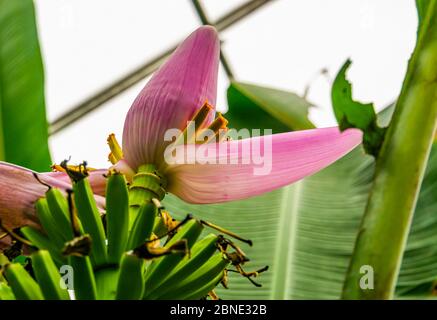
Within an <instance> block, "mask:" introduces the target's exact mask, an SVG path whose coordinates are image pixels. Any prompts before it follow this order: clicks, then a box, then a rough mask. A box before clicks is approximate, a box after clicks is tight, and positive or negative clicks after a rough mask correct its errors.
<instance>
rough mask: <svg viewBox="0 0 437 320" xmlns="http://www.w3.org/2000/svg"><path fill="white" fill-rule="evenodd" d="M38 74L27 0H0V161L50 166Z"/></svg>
mask: <svg viewBox="0 0 437 320" xmlns="http://www.w3.org/2000/svg"><path fill="white" fill-rule="evenodd" d="M47 139H48V134H47V120H46V114H45V103H44V74H43V65H42V59H41V53H40V48H39V43H38V36H37V30H36V23H35V11H34V6H33V1H32V0H20V1H10V0H0V160H5V161H8V162H11V163H15V164H18V165H22V166H25V167H28V168H31V169H34V170H38V171H47V170H48V169H49V165H50V154H49V147H48V142H47Z"/></svg>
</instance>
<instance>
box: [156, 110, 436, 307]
mask: <svg viewBox="0 0 437 320" xmlns="http://www.w3.org/2000/svg"><path fill="white" fill-rule="evenodd" d="M391 111H392V110H391V108H389V109H386V110H385V111H384V112H383V113H382V114H381V115H380V117H379V118H380V119H379V120H380V121H381V122H383V123H382V124H383V125H386V124H387V122H388V120H389V117H390V116H391ZM245 118H249V117H242V118H240V123H241V125H243V126H244V124H245V123H244V121H245ZM249 120H250V119H249ZM258 121H262V120H260V119H258ZM231 124H232V123H231ZM247 124H248V125H249V124H250V122H249V121H248V123H247ZM248 128H250V127H248ZM291 161H292V160H291ZM373 170H374V160H373V158H372V157H371V156H368V155H365V154H364V152H363V150H362V147H358V148H356V149H355V150H353V151H352V152H351V153H349V154H348V155H347V156H345V157H344V158H342V159H340V160H339V161H337V162H335V163H334V164H333V165H331V166H329V167H328V168H326V169H324V170H322V171H321V172H319V173H317V174H315V175H313V176H311V177H307V178H305V179H304V180H302V181H300V182H297V183H295V184H293V185H291V186H288V187H285V188H282V189H279V190H276V191H273V192H270V193H267V194H264V195H262V196H258V197H253V198H251V199H246V200H242V201H234V202H230V203H224V204H213V205H189V204H186V203H184V202H182V201H181V200H179V199H177V198H176V197H173V196H168V197H166V199H165V201H164V203H165V205H166V208H167V209H169V210H170V212H179V213H186V212H190V213H193V214H194V215H195V216H196V217H200V218H202V219H205V220H208V221H211V222H213V223H215V224H218V225H220V226H222V227H224V228H227V229H229V230H232V231H234V232H236V233H238V234H240V235H241V236H243V237H245V238H249V239H251V240H253V243H254V245H253V247H250V248H249V247H247V246H246V245H245V244H241V247H242V249H243V250H244V251H245V252H246V253H247V255H248V256H249V257H250V258H251V261H250V263H249V264H247V268H250V269H252V268H253V269H257V268H260V267H263V266H265V265H269V266H270V269H269V270H268V271H267V272H265V273H263V274H262V276H261V277H260V278H259V279H257V281H258V282H260V283H262V285H263V287H261V288H254V287H253V286H252V284H250V283H249V282H248V281H247V279H245V278H243V277H240V276H238V275H235V274H233V273H232V274H230V281H229V286H230V289H229V290H225V289H219V290H217V292H218V293H219V295H220V297H222V298H225V299H338V298H340V295H341V290H342V286H343V281H344V278H345V275H346V270H347V267H348V264H349V259H350V256H351V254H352V250H353V247H354V243H355V239H356V236H357V234H358V230H359V224H360V221H361V218H362V215H363V213H364V209H365V205H366V202H367V198H368V192H369V190H370V185H371V182H372V177H373ZM436 177H437V144H436V145H435V146H434V147H433V150H432V154H431V158H430V161H429V164H428V169H427V173H426V178H425V180H424V182H423V185H422V191H421V193H420V197H419V203H418V205H417V208H416V213H415V215H414V221H413V226H412V229H411V233H410V237H409V239H408V244H407V249H406V252H405V255H404V261H403V264H402V268H401V273H400V277H399V281H398V291H397V292H398V295H406V294H409V295H415V296H418V295H423V294H425V295H428V294H429V293H430V290H431V289H432V283H433V281H434V279H436V277H437V246H436V245H435V244H436V243H437V215H436V214H435V212H436V210H437V202H436V201H435V199H436V198H437V179H436ZM211 185H213V181H212V182H211ZM400 196H402V195H400ZM182 217H183V216H180V217H179V218H182Z"/></svg>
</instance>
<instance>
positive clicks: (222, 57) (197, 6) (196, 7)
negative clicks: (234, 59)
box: [191, 0, 235, 80]
mask: <svg viewBox="0 0 437 320" xmlns="http://www.w3.org/2000/svg"><path fill="white" fill-rule="evenodd" d="M191 2H192V3H193V6H194V10H196V12H197V15H198V16H199V19H200V21H201V22H202V24H204V25H213V24H212V23H211V21H210V20H209V18H208V16H207V15H206V12H205V9H204V8H203V6H202V4H201V3H200V1H199V0H191ZM220 61H221V63H222V66H223V69H224V70H225V72H226V75H227V76H228V79H229V80H233V79H234V78H235V77H234V73H233V72H232V69H231V67H230V65H229V63H228V60H227V59H226V56H225V55H224V53H223V49H220Z"/></svg>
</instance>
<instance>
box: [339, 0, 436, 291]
mask: <svg viewBox="0 0 437 320" xmlns="http://www.w3.org/2000/svg"><path fill="white" fill-rule="evenodd" d="M436 119H437V0H430V2H429V3H428V11H427V15H426V16H425V17H424V19H423V21H422V24H421V26H420V30H419V35H418V40H417V45H416V48H415V50H414V53H413V56H412V58H411V60H410V62H409V66H408V72H407V76H406V78H405V81H404V84H403V87H402V91H401V95H400V97H399V100H398V102H397V105H396V109H395V113H394V115H393V119H392V122H391V125H390V127H389V129H388V131H387V135H386V138H385V141H384V144H383V146H382V149H381V152H380V156H379V157H378V159H377V162H376V172H375V179H374V182H373V188H372V191H371V194H370V197H369V200H368V203H367V208H366V212H365V214H364V217H363V220H362V223H361V229H360V232H359V235H358V238H357V242H356V244H355V249H354V253H353V255H352V260H351V263H350V266H349V270H348V273H347V276H346V280H345V285H344V289H343V295H342V297H343V298H344V299H391V298H393V295H394V291H395V286H396V281H397V277H398V273H399V269H400V265H401V261H402V255H403V252H404V249H405V244H406V240H407V237H408V232H409V229H410V224H411V220H412V217H413V213H414V208H415V205H416V200H417V195H418V193H419V191H420V185H421V182H422V178H423V175H424V170H425V167H426V163H427V159H428V156H429V152H430V148H431V145H432V141H433V138H434V133H435V130H436V124H437V121H436ZM363 266H370V267H372V268H373V272H374V274H373V276H374V287H373V289H371V288H369V287H367V288H366V287H365V286H363V288H361V286H360V280H362V279H363V276H364V275H365V274H364V273H360V271H363V270H361V268H362V267H363Z"/></svg>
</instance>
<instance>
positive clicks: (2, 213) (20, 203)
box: [0, 162, 105, 229]
mask: <svg viewBox="0 0 437 320" xmlns="http://www.w3.org/2000/svg"><path fill="white" fill-rule="evenodd" d="M35 174H36V173H35V172H34V171H32V170H29V169H26V168H23V167H20V166H16V165H13V164H10V163H6V162H0V218H1V221H2V224H3V225H5V226H6V227H9V228H11V229H15V228H19V227H22V226H25V225H31V226H35V227H38V218H37V217H36V215H35V202H36V201H37V200H38V199H39V198H41V197H43V196H44V195H45V193H46V191H47V188H48V187H47V186H45V185H43V184H42V183H41V182H43V183H44V184H47V185H49V186H51V187H54V188H59V189H60V190H63V191H65V190H67V189H71V183H70V182H69V181H68V180H67V181H65V180H64V179H58V178H57V177H56V176H53V174H54V173H53V172H49V173H37V176H38V179H39V180H40V181H41V182H39V181H38V180H37V179H36V178H35ZM95 199H96V203H97V206H98V207H99V209H100V210H102V209H103V208H104V207H105V199H104V198H103V197H101V196H98V195H95Z"/></svg>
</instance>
